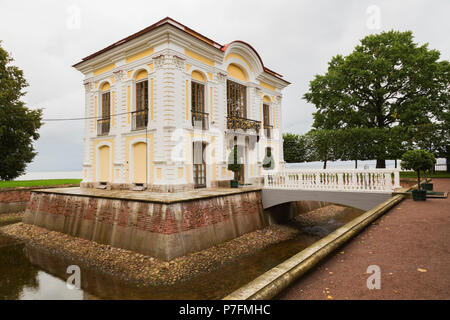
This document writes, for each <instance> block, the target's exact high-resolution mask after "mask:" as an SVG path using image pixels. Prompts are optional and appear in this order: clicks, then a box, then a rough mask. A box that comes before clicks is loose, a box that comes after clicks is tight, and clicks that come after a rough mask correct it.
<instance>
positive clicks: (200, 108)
mask: <svg viewBox="0 0 450 320" xmlns="http://www.w3.org/2000/svg"><path fill="white" fill-rule="evenodd" d="M204 95H205V86H204V85H203V84H201V83H198V82H195V81H192V85H191V96H192V99H191V100H192V111H195V112H205V97H204Z"/></svg>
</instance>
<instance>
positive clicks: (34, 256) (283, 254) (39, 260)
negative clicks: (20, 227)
mask: <svg viewBox="0 0 450 320" xmlns="http://www.w3.org/2000/svg"><path fill="white" fill-rule="evenodd" d="M326 208H327V207H324V208H321V209H320V214H317V210H313V211H311V212H309V213H307V214H301V215H299V216H297V217H296V218H295V219H293V220H290V221H288V222H286V223H285V225H286V226H288V227H289V228H296V229H298V233H297V234H296V235H295V236H294V237H293V238H292V239H289V240H285V241H281V242H278V243H275V244H272V245H269V246H267V247H264V248H262V249H257V250H255V251H254V252H252V253H251V254H246V255H243V256H240V257H237V258H236V259H233V260H232V261H231V262H228V263H226V264H224V265H221V266H218V267H217V268H215V269H213V270H211V271H208V272H200V273H199V274H197V275H195V276H193V277H191V278H190V279H188V280H185V281H178V282H175V283H174V284H171V285H158V286H150V287H149V286H145V287H139V286H137V285H135V284H131V283H129V282H126V281H123V280H122V279H120V278H119V277H116V276H112V275H110V274H107V273H105V272H102V271H100V270H97V269H94V268H85V267H82V268H81V289H80V290H78V289H76V288H75V289H68V287H67V286H66V282H65V279H66V278H67V277H68V276H69V275H68V274H67V273H66V270H67V267H68V266H69V265H73V264H77V261H73V260H72V259H70V258H68V257H65V256H61V255H58V254H54V253H52V252H51V251H48V250H46V249H43V248H40V247H36V246H32V245H29V244H24V243H21V242H19V241H17V240H13V239H11V238H7V237H5V236H1V237H0V299H21V300H26V299H76V300H79V299H220V298H222V297H224V296H226V295H227V294H229V293H231V292H233V291H234V290H236V289H238V288H239V287H241V286H243V285H245V284H246V283H248V282H250V281H251V280H253V279H254V278H256V277H257V276H259V275H261V274H262V273H264V272H265V271H267V270H269V269H271V268H273V267H274V266H276V265H278V264H279V263H281V262H283V261H284V260H286V259H288V258H289V257H291V256H293V255H294V254H296V253H298V252H299V251H301V250H303V249H304V248H306V247H308V246H309V245H311V244H313V243H314V242H316V241H317V240H319V239H321V238H322V237H324V236H326V235H327V234H329V233H330V232H332V231H334V230H336V229H337V228H339V227H340V226H342V225H344V224H345V223H347V222H349V221H351V220H352V219H354V218H355V217H357V216H358V215H360V214H361V213H362V211H361V210H357V209H353V208H345V207H339V210H336V206H331V207H329V208H330V210H328V211H329V212H328V213H326V210H325V209H326ZM331 209H334V210H331ZM315 212H316V215H314V213H315Z"/></svg>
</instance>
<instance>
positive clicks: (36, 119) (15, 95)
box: [0, 46, 42, 180]
mask: <svg viewBox="0 0 450 320" xmlns="http://www.w3.org/2000/svg"><path fill="white" fill-rule="evenodd" d="M12 61H13V59H12V58H11V57H10V56H9V54H8V52H6V51H5V50H4V49H3V48H2V47H1V46H0V179H1V180H11V179H14V178H17V177H18V176H20V175H22V174H23V173H24V172H25V168H26V165H27V163H29V162H31V161H32V160H33V158H34V157H35V156H36V152H35V151H34V147H33V141H35V140H37V139H38V138H39V134H38V133H37V130H38V129H39V128H40V127H41V125H42V123H41V120H42V110H41V109H38V110H30V109H28V108H27V107H26V106H25V104H24V103H23V102H22V101H21V100H20V98H21V97H22V96H23V95H24V94H25V92H24V91H23V89H24V88H25V87H27V86H28V83H27V81H26V80H25V78H24V76H23V72H22V70H20V69H19V68H18V67H16V66H12V65H10V63H11V62H12Z"/></svg>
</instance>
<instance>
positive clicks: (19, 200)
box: [0, 184, 78, 214]
mask: <svg viewBox="0 0 450 320" xmlns="http://www.w3.org/2000/svg"><path fill="white" fill-rule="evenodd" d="M62 186H63V187H73V186H78V184H66V185H55V186H45V187H17V188H4V189H0V214H1V213H10V212H19V211H24V210H25V209H26V208H27V203H28V200H30V196H31V191H33V190H36V189H42V188H45V189H48V188H60V187H62Z"/></svg>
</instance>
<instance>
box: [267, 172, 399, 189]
mask: <svg viewBox="0 0 450 320" xmlns="http://www.w3.org/2000/svg"><path fill="white" fill-rule="evenodd" d="M400 187H401V186H400V171H399V170H398V169H372V170H368V169H336V170H334V169H322V170H320V169H286V170H282V171H278V172H269V173H266V174H265V175H264V188H268V189H269V188H272V189H282V188H286V189H307V190H323V191H368V192H377V191H379V192H392V191H394V189H396V188H400Z"/></svg>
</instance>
